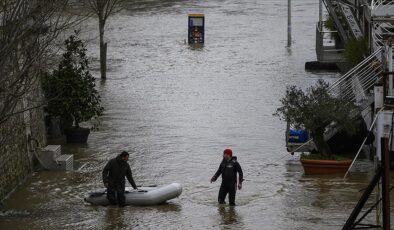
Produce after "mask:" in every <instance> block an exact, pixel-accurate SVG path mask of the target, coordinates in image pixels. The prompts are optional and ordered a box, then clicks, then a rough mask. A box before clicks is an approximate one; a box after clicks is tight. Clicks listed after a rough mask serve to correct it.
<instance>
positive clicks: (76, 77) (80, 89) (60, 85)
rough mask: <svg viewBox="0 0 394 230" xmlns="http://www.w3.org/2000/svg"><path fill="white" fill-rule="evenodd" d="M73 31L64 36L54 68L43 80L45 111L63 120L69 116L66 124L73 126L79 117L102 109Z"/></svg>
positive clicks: (94, 114)
mask: <svg viewBox="0 0 394 230" xmlns="http://www.w3.org/2000/svg"><path fill="white" fill-rule="evenodd" d="M77 35H78V33H77V34H76V35H71V36H70V37H69V38H68V39H66V41H65V42H64V44H65V47H66V52H65V53H64V54H63V58H62V60H61V62H60V64H59V66H58V69H56V70H54V71H53V73H52V74H49V75H47V76H46V78H45V80H44V81H43V83H44V90H45V95H46V97H47V98H48V99H49V101H48V106H47V111H48V113H49V114H50V115H52V116H55V117H59V118H60V120H61V121H62V123H63V124H64V123H66V122H67V120H69V119H71V122H72V123H71V124H70V125H72V124H73V126H75V127H79V124H80V123H81V122H83V121H89V120H91V119H92V118H93V119H97V118H98V117H100V116H101V115H102V114H103V110H104V109H103V107H102V106H101V105H100V96H99V94H98V92H97V90H96V88H95V79H94V77H93V76H92V75H91V74H90V72H89V69H88V68H89V65H88V59H87V57H86V48H85V45H84V44H83V42H82V41H81V40H80V39H79V38H78V37H77ZM65 128H69V127H65Z"/></svg>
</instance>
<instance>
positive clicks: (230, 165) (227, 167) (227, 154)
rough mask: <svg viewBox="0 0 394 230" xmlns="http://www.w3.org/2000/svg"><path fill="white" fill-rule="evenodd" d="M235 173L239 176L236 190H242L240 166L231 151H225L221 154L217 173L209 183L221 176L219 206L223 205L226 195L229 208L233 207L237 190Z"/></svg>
mask: <svg viewBox="0 0 394 230" xmlns="http://www.w3.org/2000/svg"><path fill="white" fill-rule="evenodd" d="M237 172H238V174H239V183H238V189H239V190H241V188H242V181H243V180H244V179H243V173H242V168H241V165H240V164H239V163H238V162H237V157H235V156H234V157H233V151H232V150H231V149H225V150H224V152H223V161H222V162H221V163H220V166H219V169H218V171H217V172H216V173H215V175H214V176H213V177H212V179H211V183H212V182H215V181H216V179H217V178H218V177H219V176H220V174H222V184H221V185H220V190H219V196H218V201H219V204H225V202H224V199H225V198H226V195H227V193H228V194H229V195H228V199H229V203H230V205H231V206H234V205H235V192H236V190H237Z"/></svg>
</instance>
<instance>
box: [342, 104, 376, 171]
mask: <svg viewBox="0 0 394 230" xmlns="http://www.w3.org/2000/svg"><path fill="white" fill-rule="evenodd" d="M382 110H383V107H382V108H381V109H380V110H379V111H378V112H377V113H376V115H375V118H374V119H373V121H372V124H371V126H370V127H369V129H368V134H367V136H366V137H365V138H364V141H363V142H362V144H361V146H360V148H359V149H358V151H357V154H356V156H355V157H354V159H353V161H352V163H351V164H350V166H349V168H348V170H347V171H346V173H345V176H344V177H343V179H346V177H347V175H348V174H349V172H350V169H351V168H352V167H353V165H354V162H356V159H357V157H358V155H359V154H360V153H361V150H362V149H363V147H364V144H365V142H366V141H367V139H368V137H369V136H370V135H371V131H372V128H373V127H374V125H375V122H376V120H377V119H378V115H379V113H380V112H381V111H382Z"/></svg>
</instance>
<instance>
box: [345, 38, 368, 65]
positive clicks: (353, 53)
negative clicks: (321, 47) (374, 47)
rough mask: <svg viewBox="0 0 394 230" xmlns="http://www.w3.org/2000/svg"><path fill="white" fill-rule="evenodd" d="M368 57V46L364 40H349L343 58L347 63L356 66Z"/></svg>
mask: <svg viewBox="0 0 394 230" xmlns="http://www.w3.org/2000/svg"><path fill="white" fill-rule="evenodd" d="M367 55H368V44H367V41H366V39H365V38H360V39H351V40H349V41H348V42H347V43H346V45H345V51H344V57H345V59H346V61H347V62H349V63H351V64H353V65H357V64H358V63H360V62H361V61H362V60H364V58H365V57H366V56H367Z"/></svg>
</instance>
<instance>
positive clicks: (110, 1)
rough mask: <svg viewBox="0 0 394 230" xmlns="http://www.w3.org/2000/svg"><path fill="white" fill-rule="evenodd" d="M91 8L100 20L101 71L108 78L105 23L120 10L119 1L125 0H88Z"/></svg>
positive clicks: (104, 77) (102, 75) (103, 76)
mask: <svg viewBox="0 0 394 230" xmlns="http://www.w3.org/2000/svg"><path fill="white" fill-rule="evenodd" d="M88 1H89V4H90V7H91V9H92V10H93V12H94V13H95V14H96V15H97V17H98V20H99V34H100V73H101V78H102V79H106V78H107V43H106V42H105V41H104V31H105V23H106V22H107V19H108V17H109V16H110V15H111V14H113V13H115V12H117V11H119V8H118V6H119V3H120V2H121V1H123V0H88Z"/></svg>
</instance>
